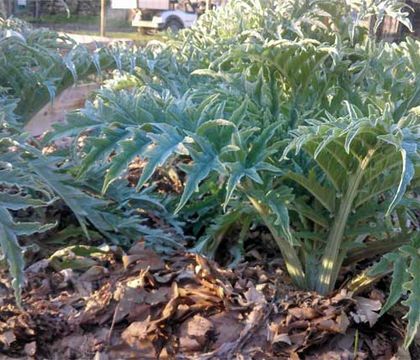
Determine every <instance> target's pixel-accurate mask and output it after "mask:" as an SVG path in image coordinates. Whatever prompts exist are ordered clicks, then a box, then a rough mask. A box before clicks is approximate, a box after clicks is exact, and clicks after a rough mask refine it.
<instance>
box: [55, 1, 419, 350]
mask: <svg viewBox="0 0 420 360" xmlns="http://www.w3.org/2000/svg"><path fill="white" fill-rule="evenodd" d="M385 14H386V15H387V16H392V17H394V18H396V19H397V20H400V21H402V22H403V23H404V24H405V25H406V26H409V24H408V22H407V21H406V18H405V15H406V14H405V13H404V8H403V4H401V3H398V2H395V1H368V2H362V1H335V2H331V1H321V0H313V1H304V0H301V1H294V0H293V1H292V0H290V1H282V2H279V1H274V0H242V1H233V2H230V4H229V5H228V6H227V7H226V8H224V9H222V10H220V11H216V12H212V13H209V14H206V15H204V16H203V17H202V18H201V19H200V21H199V23H198V25H197V26H195V27H193V28H192V29H191V30H186V31H184V32H182V33H181V34H180V35H179V36H178V37H177V38H175V39H173V40H172V41H170V43H169V44H170V45H169V46H165V45H159V44H156V43H152V44H149V45H148V46H147V47H146V48H145V49H144V51H143V52H142V54H139V56H138V58H137V59H136V64H137V65H139V66H138V67H137V68H136V67H134V68H133V70H132V71H131V74H130V75H127V74H124V75H118V76H117V77H116V78H115V79H114V81H111V82H109V84H108V86H107V87H105V88H104V89H102V90H101V91H99V93H98V95H97V97H96V99H95V100H94V101H92V102H89V103H88V104H87V105H86V107H85V108H84V109H81V110H80V111H77V112H75V113H73V114H71V115H70V116H69V117H68V122H67V124H61V125H58V126H57V127H56V129H55V132H53V133H52V134H50V136H49V139H50V140H54V139H57V138H59V137H61V136H69V135H70V136H74V137H75V142H74V143H75V147H74V149H73V150H74V151H73V154H74V157H73V158H72V161H74V164H75V166H76V170H77V174H78V176H79V180H80V181H84V182H86V183H89V181H90V180H89V179H91V178H92V177H93V176H96V177H97V178H102V179H104V181H103V183H102V184H101V189H102V192H103V193H104V194H105V195H107V194H108V193H109V192H110V191H111V188H112V187H113V186H114V185H115V184H117V183H118V182H119V181H120V180H121V178H124V177H125V176H126V175H127V173H128V167H129V165H130V163H131V162H133V161H134V160H138V159H140V161H143V162H144V166H143V168H142V172H141V175H140V177H139V179H138V181H137V183H136V184H135V185H136V188H137V190H141V189H147V190H149V189H154V188H155V187H156V184H155V180H156V178H155V174H156V173H157V172H158V171H169V170H168V169H172V170H173V171H176V173H177V175H178V178H180V179H182V180H183V192H182V194H179V195H178V194H173V199H170V200H169V201H168V208H169V209H170V211H171V212H172V213H173V214H174V216H175V215H177V216H178V217H179V218H180V219H181V220H183V221H185V223H186V225H185V226H184V228H185V229H186V231H189V232H190V233H191V234H193V235H194V236H197V237H199V242H198V243H197V245H196V247H195V249H196V250H199V251H203V252H207V253H208V254H210V255H211V256H214V254H215V253H216V251H217V247H218V246H219V245H220V244H221V242H222V241H223V239H225V238H226V237H236V238H237V239H238V243H239V244H240V245H239V251H232V258H233V260H232V261H233V262H235V261H237V258H238V257H237V254H238V252H239V253H240V251H241V250H240V249H241V246H242V245H241V244H243V241H244V239H246V237H247V236H248V233H249V229H250V228H255V227H263V228H265V229H266V230H267V231H269V232H270V234H271V236H272V238H273V240H274V242H275V243H276V244H277V245H278V247H279V250H280V252H281V254H282V256H283V258H284V260H285V264H286V267H287V270H288V272H289V275H290V276H291V278H292V279H293V281H294V282H295V283H296V285H298V286H300V287H302V288H305V289H313V290H317V291H319V292H321V293H324V294H325V293H328V292H329V291H331V290H333V289H334V287H335V285H336V281H337V278H338V275H339V271H340V269H341V266H342V263H343V262H344V261H346V259H348V258H350V259H351V258H357V260H361V259H362V258H363V256H361V251H360V250H361V249H364V248H367V249H369V247H371V248H372V249H373V248H375V251H378V253H383V251H382V250H381V249H386V250H385V251H391V252H392V251H394V250H395V249H396V248H397V247H399V246H400V245H401V241H396V242H395V244H394V245H393V243H392V240H393V239H397V238H399V235H401V232H402V233H403V234H404V241H406V242H409V241H411V240H412V239H414V238H415V237H416V236H417V228H416V226H418V220H417V218H416V216H412V211H411V209H412V208H413V207H414V206H415V203H416V199H415V197H414V195H413V194H415V191H416V189H418V184H419V175H420V172H419V152H418V142H419V123H420V121H419V110H418V109H419V106H420V78H419V77H418V73H419V68H420V43H419V42H418V41H414V40H411V39H407V40H406V41H404V42H402V43H400V44H387V43H384V42H381V41H376V39H374V36H372V35H373V34H372V32H371V33H370V34H369V29H368V28H367V27H366V21H367V20H369V18H370V17H371V16H372V15H376V19H377V22H376V24H374V26H373V29H375V28H376V27H377V25H378V24H379V23H380V22H381V21H382V20H383V16H384V15H385ZM82 135H83V136H86V138H85V139H84V142H83V145H82V146H80V142H78V141H77V139H79V138H80V137H81V136H82ZM98 174H100V175H99V176H98ZM143 191H144V190H143ZM157 196H158V195H157ZM410 213H411V215H410ZM402 219H406V220H404V221H403V220H402ZM416 246H417V248H416V249H418V244H417V245H416ZM381 251H382V252H381ZM416 251H417V250H416ZM366 254H369V255H370V252H369V251H367V252H366ZM356 255H357V256H356ZM369 255H368V256H369ZM416 266H417V265H416V263H415V262H414V265H410V268H409V269H410V270H409V275H410V276H412V278H413V279H415V277H417V278H418V277H419V276H420V274H419V273H418V272H417V270H416V269H417V268H416ZM398 269H399V268H398ZM398 269H397V268H396V273H395V276H396V277H401V274H400V272H399V270H398ZM404 283H405V284H409V285H407V286H409V288H410V293H411V291H412V293H413V294H416V291H417V290H416V289H415V280H413V283H411V282H410V281H408V280H405V282H404ZM395 286H396V285H395ZM411 289H412V290H411ZM414 296H417V295H414ZM390 299H391V300H390V301H391V302H394V301H395V300H394V299H395V295H394V294H392V295H391V298H390ZM413 299H415V297H414V298H411V300H409V301H408V302H407V304H408V305H409V306H410V310H409V315H408V316H409V318H410V319H411V320H410V325H409V326H410V330H409V332H410V334H411V333H412V330H411V329H413V328H414V327H413V326H415V324H416V323H417V322H418V321H417V322H416V320H415V316H416V315H415V314H416V311H417V310H416V304H415V301H414V300H413ZM413 314H414V315H413ZM411 338H412V337H411V335H410V338H408V340H407V344H408V343H409V342H410V339H411Z"/></svg>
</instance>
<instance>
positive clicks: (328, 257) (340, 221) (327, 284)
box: [316, 149, 375, 295]
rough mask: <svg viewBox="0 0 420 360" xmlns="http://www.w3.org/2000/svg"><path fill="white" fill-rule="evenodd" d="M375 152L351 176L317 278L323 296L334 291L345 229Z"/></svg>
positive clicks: (366, 157)
mask: <svg viewBox="0 0 420 360" xmlns="http://www.w3.org/2000/svg"><path fill="white" fill-rule="evenodd" d="M374 152H375V150H374V149H370V150H369V151H368V153H367V155H366V156H365V158H364V159H363V160H362V161H361V162H360V164H359V167H358V168H357V170H356V172H355V173H354V174H352V175H351V176H349V182H348V186H347V191H346V193H345V195H344V197H343V199H342V200H341V202H340V207H339V209H338V212H337V214H336V216H335V219H334V223H333V226H332V228H331V231H330V233H329V235H328V239H327V246H326V248H325V251H324V255H323V256H322V259H321V271H320V273H319V275H318V278H317V283H316V290H317V291H318V292H319V293H320V294H322V295H326V294H327V293H329V292H330V291H332V289H333V287H334V284H335V282H336V280H337V276H338V270H337V269H338V268H340V267H341V263H342V260H339V253H340V248H341V244H342V242H343V235H344V229H345V227H346V224H347V220H348V217H349V215H350V211H351V208H352V206H353V201H354V199H355V198H356V196H357V193H358V190H359V185H360V182H361V180H362V177H363V175H364V171H365V170H366V167H367V165H368V164H369V161H370V159H371V158H372V156H373V154H374ZM343 258H344V256H342V257H341V259H343Z"/></svg>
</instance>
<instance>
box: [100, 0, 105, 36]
mask: <svg viewBox="0 0 420 360" xmlns="http://www.w3.org/2000/svg"><path fill="white" fill-rule="evenodd" d="M105 26H106V0H101V29H100V35H101V36H105Z"/></svg>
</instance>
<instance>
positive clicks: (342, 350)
mask: <svg viewBox="0 0 420 360" xmlns="http://www.w3.org/2000/svg"><path fill="white" fill-rule="evenodd" d="M82 253H83V255H80V254H82ZM26 274H27V284H26V287H25V289H24V295H23V303H22V308H19V307H17V306H16V305H15V302H14V297H13V294H12V291H11V290H10V283H9V280H8V277H7V274H6V271H5V270H0V359H9V358H22V359H23V358H25V359H28V358H29V359H60V360H65V359H96V360H107V359H109V360H111V359H203V360H204V359H355V358H357V359H391V358H392V356H393V355H394V354H395V353H396V352H397V351H398V348H399V344H400V343H401V339H402V336H403V333H402V330H401V329H403V328H404V327H403V325H402V324H401V322H400V321H398V319H395V318H391V317H387V318H385V317H384V318H381V319H379V320H378V310H379V309H380V307H381V304H382V303H383V300H384V296H383V294H382V293H381V292H380V291H379V290H377V289H376V290H373V291H371V292H370V293H369V294H366V296H365V297H360V296H352V294H351V293H348V292H347V291H345V290H341V291H337V292H335V293H333V294H332V295H330V296H328V297H321V296H319V295H318V294H316V293H313V292H304V291H299V290H297V289H296V288H294V287H293V285H292V284H291V282H290V279H289V278H288V277H287V275H286V274H285V273H284V272H283V270H282V263H281V262H280V261H279V260H278V259H271V260H270V259H268V258H264V259H262V260H255V261H254V260H253V261H249V262H246V263H242V264H240V265H239V266H238V267H237V268H235V269H233V270H232V269H228V268H223V267H220V266H218V265H217V264H216V263H215V262H212V261H209V260H207V259H205V258H204V257H201V256H198V255H196V254H190V253H178V254H175V255H172V256H170V257H167V258H165V259H164V258H162V257H161V256H159V255H157V254H156V253H154V252H153V251H152V250H149V249H146V248H145V247H144V243H143V242H141V241H140V242H138V243H137V244H135V245H134V246H133V247H132V248H131V250H130V251H128V252H127V253H124V252H123V251H122V250H121V249H119V248H117V247H106V248H102V251H101V252H97V253H95V252H92V250H90V248H88V247H86V248H85V247H83V246H77V247H74V248H68V249H67V250H66V251H64V252H63V251H61V252H60V253H59V254H58V255H57V254H56V256H54V257H50V258H49V259H43V260H41V261H38V262H35V263H33V264H32V265H30V266H29V267H28V268H27V270H26Z"/></svg>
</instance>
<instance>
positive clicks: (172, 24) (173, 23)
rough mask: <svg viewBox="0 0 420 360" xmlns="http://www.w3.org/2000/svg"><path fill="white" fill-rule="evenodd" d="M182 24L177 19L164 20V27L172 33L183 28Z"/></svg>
mask: <svg viewBox="0 0 420 360" xmlns="http://www.w3.org/2000/svg"><path fill="white" fill-rule="evenodd" d="M183 28H184V25H183V24H182V23H181V22H180V21H179V20H177V19H170V20H168V21H167V22H166V25H165V29H166V30H170V31H172V32H174V33H177V32H178V31H179V30H181V29H183Z"/></svg>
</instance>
